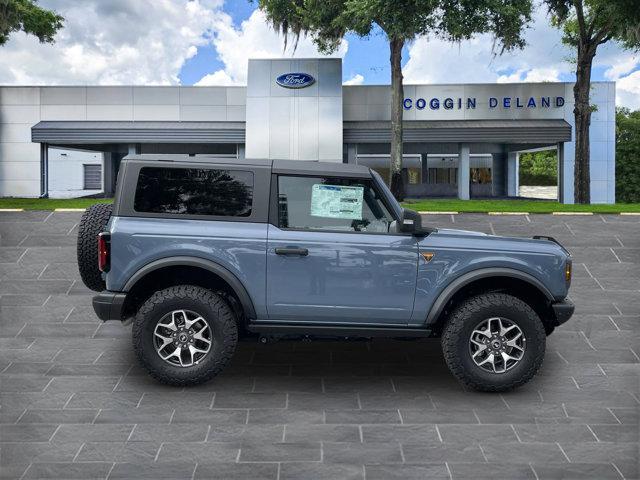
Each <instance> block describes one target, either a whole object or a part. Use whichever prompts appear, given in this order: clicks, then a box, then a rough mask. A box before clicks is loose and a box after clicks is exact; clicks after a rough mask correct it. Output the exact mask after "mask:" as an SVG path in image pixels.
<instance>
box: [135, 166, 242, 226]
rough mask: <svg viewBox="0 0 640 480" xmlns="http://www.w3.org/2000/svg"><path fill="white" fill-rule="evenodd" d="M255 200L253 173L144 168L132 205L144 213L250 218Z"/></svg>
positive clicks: (199, 169) (141, 170) (203, 169)
mask: <svg viewBox="0 0 640 480" xmlns="http://www.w3.org/2000/svg"><path fill="white" fill-rule="evenodd" d="M252 203H253V173H252V172H246V171H240V170H222V169H213V168H162V167H143V168H141V169H140V174H139V176H138V184H137V186H136V194H135V199H134V206H133V208H134V210H135V211H137V212H144V213H164V214H184V215H216V216H223V217H248V216H249V215H251V207H252Z"/></svg>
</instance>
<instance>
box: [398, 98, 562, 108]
mask: <svg viewBox="0 0 640 480" xmlns="http://www.w3.org/2000/svg"><path fill="white" fill-rule="evenodd" d="M476 103H477V98H476V97H467V98H460V97H458V98H451V97H447V98H442V99H441V98H436V97H434V98H429V99H426V98H418V99H416V100H413V99H412V98H405V99H404V101H403V102H402V105H403V106H404V109H405V110H411V109H412V108H415V109H417V110H424V109H425V108H429V109H431V110H440V109H444V110H462V109H467V110H473V109H475V108H476ZM487 105H488V106H489V108H490V109H494V108H502V109H509V108H560V107H562V106H564V97H545V96H542V97H489V98H488V99H487Z"/></svg>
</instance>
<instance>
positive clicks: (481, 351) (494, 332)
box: [469, 317, 526, 373]
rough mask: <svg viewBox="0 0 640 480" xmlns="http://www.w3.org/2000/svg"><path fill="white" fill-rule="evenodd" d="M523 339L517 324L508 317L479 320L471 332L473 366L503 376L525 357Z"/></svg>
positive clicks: (470, 344) (524, 340) (524, 341)
mask: <svg viewBox="0 0 640 480" xmlns="http://www.w3.org/2000/svg"><path fill="white" fill-rule="evenodd" d="M525 343H526V338H525V337H524V334H523V333H522V330H521V329H520V327H519V326H518V325H516V324H515V323H514V322H512V321H511V320H509V319H507V318H503V317H492V318H488V319H486V320H483V321H481V322H480V323H479V324H478V325H477V326H476V328H475V329H474V330H473V332H471V337H470V338H469V353H470V354H471V359H472V360H473V361H474V363H475V364H476V365H477V366H478V367H480V368H482V369H483V370H485V371H487V372H490V373H505V372H506V371H508V370H510V369H512V368H513V367H515V366H516V365H517V364H518V363H519V362H520V360H522V357H523V356H524V349H525Z"/></svg>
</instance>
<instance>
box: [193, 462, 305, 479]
mask: <svg viewBox="0 0 640 480" xmlns="http://www.w3.org/2000/svg"><path fill="white" fill-rule="evenodd" d="M282 465H283V467H282V468H283V470H284V468H285V466H288V465H291V466H292V467H293V470H294V472H295V471H298V470H297V469H298V468H300V465H301V464H300V463H295V464H286V463H285V464H282ZM314 465H315V464H314ZM193 478H194V480H233V479H242V480H245V479H251V480H276V479H277V478H278V464H276V463H215V464H198V467H197V468H196V471H195V475H194V477H193ZM280 478H281V479H284V478H286V477H283V476H282V471H281V475H280ZM307 478H309V477H307Z"/></svg>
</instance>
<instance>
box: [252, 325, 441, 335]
mask: <svg viewBox="0 0 640 480" xmlns="http://www.w3.org/2000/svg"><path fill="white" fill-rule="evenodd" d="M247 330H249V331H250V332H254V333H260V334H262V335H326V336H330V337H387V338H394V337H414V338H421V337H429V336H431V330H428V329H425V328H409V327H367V326H363V327H358V326H352V325H349V326H344V325H300V324H282V323H271V324H269V323H259V324H257V323H251V324H249V325H248V326H247Z"/></svg>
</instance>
